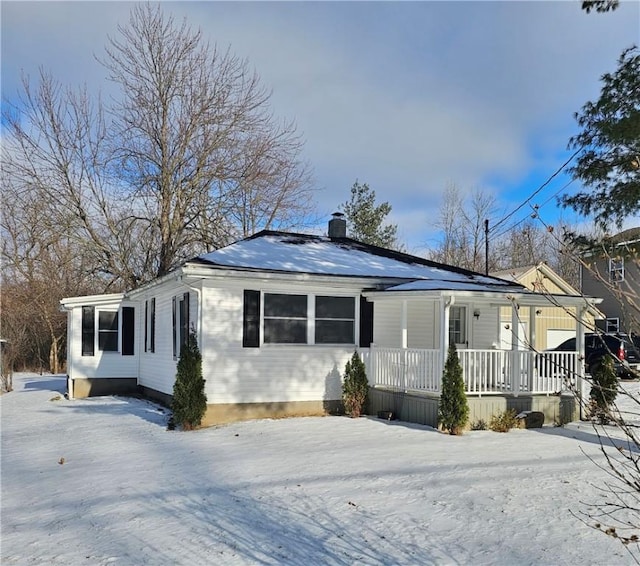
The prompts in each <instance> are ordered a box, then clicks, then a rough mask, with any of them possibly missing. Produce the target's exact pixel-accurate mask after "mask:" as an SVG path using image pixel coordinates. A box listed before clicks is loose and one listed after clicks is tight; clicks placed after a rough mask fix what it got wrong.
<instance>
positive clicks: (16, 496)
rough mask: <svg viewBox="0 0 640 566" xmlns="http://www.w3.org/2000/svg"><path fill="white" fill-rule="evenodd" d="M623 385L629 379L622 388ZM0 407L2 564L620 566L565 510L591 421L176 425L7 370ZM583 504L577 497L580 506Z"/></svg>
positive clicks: (613, 550) (594, 448) (589, 493)
mask: <svg viewBox="0 0 640 566" xmlns="http://www.w3.org/2000/svg"><path fill="white" fill-rule="evenodd" d="M634 385H636V384H634ZM14 386H15V391H14V392H12V393H9V394H5V395H3V396H2V397H0V408H1V410H2V420H1V424H2V462H1V466H2V468H1V472H2V478H1V479H2V507H1V511H2V516H1V528H2V532H1V544H2V546H1V558H2V563H3V564H65V565H75V564H91V565H93V564H122V565H125V564H126V565H129V564H131V565H140V564H185V565H204V564H225V565H226V564H300V565H305V566H306V565H316V564H328V565H339V564H344V565H347V564H348V565H350V564H385V565H391V564H412V565H413V564H416V565H425V564H475V565H479V564H509V565H521V564H537V565H538V564H549V565H551V564H553V565H561V564H570V565H574V564H600V565H602V564H627V563H631V562H632V560H631V557H630V555H629V554H628V552H627V551H626V550H625V548H624V547H623V546H622V545H621V544H620V543H618V542H616V541H615V540H613V539H611V538H610V537H607V536H605V535H603V534H601V533H599V532H596V531H595V530H593V529H590V528H589V527H587V526H585V525H584V524H583V523H581V522H580V521H579V520H578V519H576V518H575V517H574V516H573V515H572V514H571V512H570V511H571V510H573V511H576V512H577V511H580V510H585V509H587V507H586V506H585V504H586V503H594V502H597V501H598V498H599V495H598V494H597V491H596V489H595V488H594V487H593V486H592V482H597V481H598V480H599V479H601V478H602V477H603V476H604V473H603V472H602V471H600V470H599V469H598V468H597V467H596V466H595V465H594V464H593V463H592V462H590V461H589V460H588V459H587V458H586V457H585V455H584V454H583V453H582V451H581V449H582V450H584V451H585V452H586V453H588V454H593V455H596V456H597V454H598V451H599V445H598V442H597V438H596V436H595V435H594V433H593V430H592V429H591V427H590V426H589V425H588V424H581V423H573V424H571V425H569V426H568V427H566V428H564V429H559V428H552V427H545V428H544V429H541V430H513V431H511V432H510V433H508V434H498V433H494V432H490V431H476V432H469V433H467V434H466V435H464V436H462V437H450V436H447V435H445V434H441V433H439V432H436V431H434V430H433V429H430V428H428V427H421V426H415V425H408V424H406V423H401V422H387V421H382V420H379V419H376V418H361V419H356V420H352V419H348V418H346V417H326V418H300V419H288V420H263V421H251V422H244V423H238V424H233V425H227V426H223V427H218V428H210V429H205V430H199V431H196V432H189V433H182V432H178V431H167V430H166V421H167V412H166V410H164V409H162V408H160V407H158V406H156V405H154V404H151V403H148V402H146V401H143V400H136V399H127V398H118V397H102V398H93V399H85V400H76V401H67V400H65V399H64V398H60V396H59V393H60V392H62V391H63V390H64V386H65V383H64V379H63V378H62V377H61V376H37V375H27V374H21V375H17V376H15V378H14ZM581 502H584V503H581Z"/></svg>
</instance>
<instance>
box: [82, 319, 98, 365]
mask: <svg viewBox="0 0 640 566" xmlns="http://www.w3.org/2000/svg"><path fill="white" fill-rule="evenodd" d="M95 344H96V311H95V307H82V355H83V356H93V355H95V348H96V345H95Z"/></svg>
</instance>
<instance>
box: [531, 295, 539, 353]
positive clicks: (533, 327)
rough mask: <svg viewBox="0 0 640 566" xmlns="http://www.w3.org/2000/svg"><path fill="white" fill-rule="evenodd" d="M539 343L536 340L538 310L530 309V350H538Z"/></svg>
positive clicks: (532, 307)
mask: <svg viewBox="0 0 640 566" xmlns="http://www.w3.org/2000/svg"><path fill="white" fill-rule="evenodd" d="M537 349H538V341H537V338H536V308H535V307H534V306H533V305H531V306H530V307H529V350H537Z"/></svg>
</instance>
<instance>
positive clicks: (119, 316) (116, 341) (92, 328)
mask: <svg viewBox="0 0 640 566" xmlns="http://www.w3.org/2000/svg"><path fill="white" fill-rule="evenodd" d="M135 320H136V316H135V309H134V308H133V307H122V308H121V309H120V310H119V311H113V310H108V311H107V310H104V311H101V310H99V311H98V316H97V321H96V308H95V307H93V306H85V307H82V355H83V356H94V355H95V352H96V322H97V337H98V350H100V351H101V352H118V351H120V352H121V353H122V355H123V356H133V355H134V353H135V352H134V349H135Z"/></svg>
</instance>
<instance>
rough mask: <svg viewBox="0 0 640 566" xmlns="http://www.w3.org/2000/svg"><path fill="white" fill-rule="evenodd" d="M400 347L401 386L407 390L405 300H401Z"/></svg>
mask: <svg viewBox="0 0 640 566" xmlns="http://www.w3.org/2000/svg"><path fill="white" fill-rule="evenodd" d="M400 330H401V336H400V347H401V348H402V388H403V389H404V390H405V391H406V390H407V342H408V339H407V336H408V332H407V300H406V299H403V301H402V311H401V315H400Z"/></svg>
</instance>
